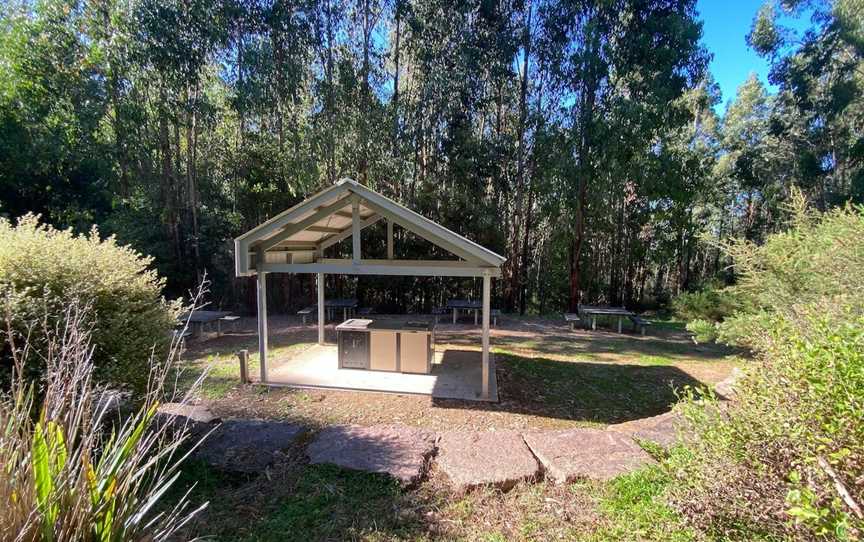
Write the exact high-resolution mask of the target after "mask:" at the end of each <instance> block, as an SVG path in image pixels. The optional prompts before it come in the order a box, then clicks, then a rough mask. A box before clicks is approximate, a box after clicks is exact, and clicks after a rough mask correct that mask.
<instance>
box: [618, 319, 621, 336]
mask: <svg viewBox="0 0 864 542" xmlns="http://www.w3.org/2000/svg"><path fill="white" fill-rule="evenodd" d="M618 333H621V317H620V316H619V317H618Z"/></svg>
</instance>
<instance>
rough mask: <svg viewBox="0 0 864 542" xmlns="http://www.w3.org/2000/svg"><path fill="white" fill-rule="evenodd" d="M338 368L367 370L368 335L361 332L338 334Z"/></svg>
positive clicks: (342, 332)
mask: <svg viewBox="0 0 864 542" xmlns="http://www.w3.org/2000/svg"><path fill="white" fill-rule="evenodd" d="M339 366H340V367H342V368H345V369H368V368H369V334H368V333H366V332H363V331H341V332H339Z"/></svg>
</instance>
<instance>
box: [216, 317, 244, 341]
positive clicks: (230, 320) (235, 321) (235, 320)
mask: <svg viewBox="0 0 864 542" xmlns="http://www.w3.org/2000/svg"><path fill="white" fill-rule="evenodd" d="M223 322H224V323H226V324H230V325H231V329H232V331H237V328H238V327H239V326H240V317H239V316H235V315H233V314H229V315H228V316H223V317H222V318H220V319H219V320H217V321H216V336H217V337H218V336H219V335H222V323H223Z"/></svg>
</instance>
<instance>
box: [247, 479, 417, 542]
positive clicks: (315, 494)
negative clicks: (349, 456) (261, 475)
mask: <svg viewBox="0 0 864 542" xmlns="http://www.w3.org/2000/svg"><path fill="white" fill-rule="evenodd" d="M402 496H403V491H402V490H401V489H400V487H399V484H398V483H397V482H396V481H394V480H392V479H390V478H388V477H386V476H384V475H376V474H367V473H361V472H353V471H347V470H343V469H339V468H338V467H332V466H328V465H310V466H307V467H305V468H304V469H303V470H302V473H301V474H300V476H299V478H298V479H297V480H296V486H295V487H294V488H293V491H292V494H291V495H289V496H286V497H284V498H282V499H281V500H280V501H278V502H277V503H275V505H274V506H273V507H272V509H271V510H270V512H269V514H268V515H267V517H266V518H265V519H263V520H262V521H260V522H258V523H256V524H255V525H254V527H253V529H252V530H251V532H249V533H247V534H246V535H245V536H243V538H242V539H243V540H250V541H251V540H254V541H261V542H267V541H274V542H275V541H298V542H309V541H312V540H357V539H364V540H394V539H399V540H405V539H417V537H418V536H419V532H420V528H421V527H422V525H421V523H420V521H419V519H418V518H417V517H415V516H414V515H413V514H411V513H410V509H408V510H407V511H406V509H402V508H401V507H400V506H398V504H399V503H400V501H401V500H402Z"/></svg>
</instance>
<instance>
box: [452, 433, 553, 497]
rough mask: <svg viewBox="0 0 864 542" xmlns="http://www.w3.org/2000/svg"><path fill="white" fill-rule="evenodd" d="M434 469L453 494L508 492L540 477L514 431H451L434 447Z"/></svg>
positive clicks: (535, 463) (533, 460) (527, 451)
mask: <svg viewBox="0 0 864 542" xmlns="http://www.w3.org/2000/svg"><path fill="white" fill-rule="evenodd" d="M436 462H437V464H438V467H439V468H440V469H441V471H442V472H444V473H445V474H446V475H447V477H448V478H449V479H450V482H451V483H452V484H453V486H454V487H455V488H456V490H457V491H460V492H463V491H466V490H469V489H472V488H475V487H479V486H495V487H498V488H501V489H503V490H505V491H506V490H508V489H510V488H512V487H513V486H515V485H516V484H517V483H518V482H521V481H523V480H536V479H538V478H539V477H540V465H539V464H538V463H537V460H536V459H535V458H534V455H532V454H531V450H529V449H528V446H526V445H525V441H524V440H522V435H521V434H519V433H517V432H515V431H485V432H481V431H451V432H448V433H445V434H444V435H442V436H441V441H440V442H439V444H438V456H437V458H436Z"/></svg>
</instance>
